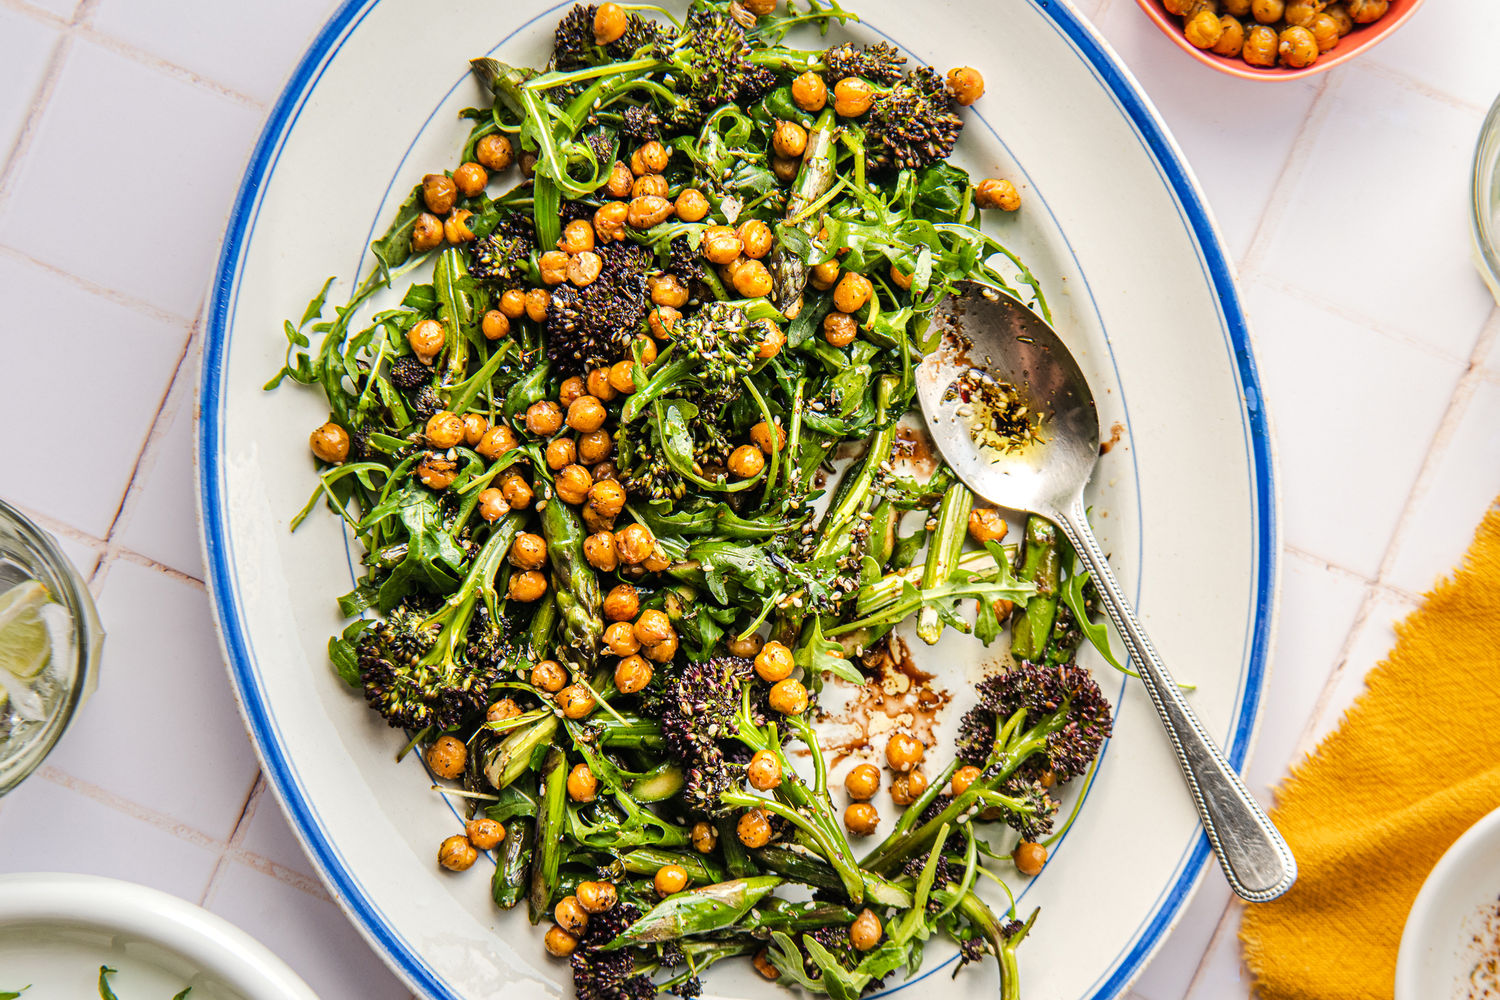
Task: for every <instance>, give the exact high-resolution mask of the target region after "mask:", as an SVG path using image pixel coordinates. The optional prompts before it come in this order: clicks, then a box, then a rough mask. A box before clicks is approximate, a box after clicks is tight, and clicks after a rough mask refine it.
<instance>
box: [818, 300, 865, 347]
mask: <svg viewBox="0 0 1500 1000" xmlns="http://www.w3.org/2000/svg"><path fill="white" fill-rule="evenodd" d="M857 336H859V323H858V322H856V321H855V319H854V317H853V316H850V315H849V314H848V313H846V312H839V311H838V310H837V309H835V310H834V311H833V312H831V313H829V314H828V315H827V316H824V317H823V339H824V340H826V341H828V343H829V344H831V345H832V346H834V347H848V346H849V345H850V344H852V343H854V338H855V337H857Z"/></svg>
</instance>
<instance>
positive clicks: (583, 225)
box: [557, 219, 594, 254]
mask: <svg viewBox="0 0 1500 1000" xmlns="http://www.w3.org/2000/svg"><path fill="white" fill-rule="evenodd" d="M557 249H559V250H561V251H562V252H563V253H565V254H580V253H583V252H584V251H585V250H592V249H594V227H593V226H591V225H589V222H588V220H587V219H574V220H573V221H572V222H570V223H568V224H567V225H566V226H564V227H563V231H562V236H561V237H560V238H559V239H558V241H557Z"/></svg>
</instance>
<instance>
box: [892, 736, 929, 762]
mask: <svg viewBox="0 0 1500 1000" xmlns="http://www.w3.org/2000/svg"><path fill="white" fill-rule="evenodd" d="M926 753H927V748H926V747H924V746H923V745H922V742H921V741H920V740H918V739H917V738H916V737H915V736H909V735H907V734H906V733H892V734H891V738H890V739H888V740H886V741H885V762H886V763H887V764H889V765H890V766H891V770H893V771H910V770H911V769H912V768H914V767H916V766H917V765H918V764H920V763H922V758H923V757H924V756H925V755H926Z"/></svg>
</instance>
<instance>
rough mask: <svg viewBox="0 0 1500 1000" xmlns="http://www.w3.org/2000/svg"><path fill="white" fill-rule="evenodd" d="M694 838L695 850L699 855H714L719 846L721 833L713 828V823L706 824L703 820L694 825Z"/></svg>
mask: <svg viewBox="0 0 1500 1000" xmlns="http://www.w3.org/2000/svg"><path fill="white" fill-rule="evenodd" d="M692 838H693V849H694V850H696V851H697V852H698V853H699V854H712V853H713V850H714V848H715V847H717V846H718V845H719V831H717V830H715V829H714V828H713V824H712V823H705V822H704V821H703V820H701V819H700V820H699V821H698V822H696V823H694V824H693V830H692Z"/></svg>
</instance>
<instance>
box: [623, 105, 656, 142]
mask: <svg viewBox="0 0 1500 1000" xmlns="http://www.w3.org/2000/svg"><path fill="white" fill-rule="evenodd" d="M661 126H662V120H661V116H660V115H658V114H657V113H656V112H655V111H652V110H651V109H650V108H649V107H647V106H646V105H644V104H636V105H632V106H630V107H628V108H626V109H625V121H624V123H623V125H622V126H621V129H622V131H623V132H624V134H625V137H626V138H627V139H630V140H631V141H633V142H637V143H642V142H650V141H651V140H652V139H660V138H661Z"/></svg>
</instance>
